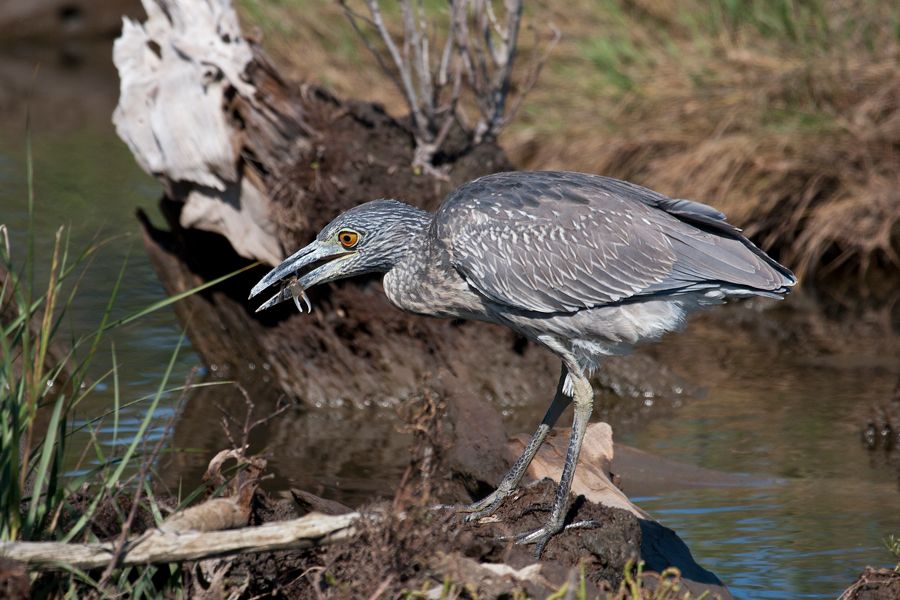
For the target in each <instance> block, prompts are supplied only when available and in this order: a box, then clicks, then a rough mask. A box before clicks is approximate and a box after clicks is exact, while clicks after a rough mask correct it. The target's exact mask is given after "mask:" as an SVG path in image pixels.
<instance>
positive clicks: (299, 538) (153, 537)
mask: <svg viewBox="0 0 900 600" xmlns="http://www.w3.org/2000/svg"><path fill="white" fill-rule="evenodd" d="M360 516H361V515H360V514H359V513H355V512H354V513H349V514H346V515H338V516H333V515H321V514H309V515H306V516H304V517H301V518H299V519H294V520H291V521H282V522H276V523H267V524H265V525H260V526H258V527H244V528H242V529H232V530H228V531H205V532H199V531H188V532H181V533H178V532H164V531H160V530H153V531H151V532H149V533H147V534H145V535H143V536H141V537H139V538H138V539H137V540H135V541H134V542H132V543H131V544H129V545H128V546H127V547H126V548H125V550H124V551H123V552H122V555H121V557H120V558H119V564H120V565H138V564H147V563H171V562H182V561H188V560H197V559H201V558H212V557H217V556H228V555H233V554H241V553H248V552H270V551H275V550H299V549H304V548H311V547H313V546H321V545H327V544H334V543H338V542H344V541H347V540H350V539H352V538H353V537H354V535H355V530H354V528H353V524H354V523H355V522H356V520H357V519H359V518H360ZM114 546H115V545H114V544H113V543H110V542H107V543H102V544H66V543H61V542H0V557H3V558H8V559H12V560H17V561H20V562H24V563H28V564H32V565H39V566H41V567H43V568H47V569H52V568H63V567H64V566H66V565H68V566H70V567H76V568H79V569H94V568H99V567H104V566H106V565H108V564H109V562H110V561H111V560H113V558H114V556H115V547H114Z"/></svg>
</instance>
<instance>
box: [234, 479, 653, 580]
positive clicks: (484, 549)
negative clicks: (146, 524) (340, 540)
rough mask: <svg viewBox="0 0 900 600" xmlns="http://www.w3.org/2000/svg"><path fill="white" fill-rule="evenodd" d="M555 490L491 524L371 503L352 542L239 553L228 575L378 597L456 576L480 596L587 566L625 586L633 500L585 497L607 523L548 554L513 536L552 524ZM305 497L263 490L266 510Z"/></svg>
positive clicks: (633, 551) (589, 514)
mask: <svg viewBox="0 0 900 600" xmlns="http://www.w3.org/2000/svg"><path fill="white" fill-rule="evenodd" d="M554 490H555V485H554V484H553V483H552V482H550V481H543V482H540V483H538V484H534V485H532V486H530V487H528V488H525V489H523V490H522V492H521V493H519V494H517V495H516V496H515V497H514V498H510V500H509V501H508V502H507V503H505V504H504V506H503V507H502V508H501V510H500V511H499V512H498V513H497V515H496V516H495V517H494V518H492V519H490V520H489V521H490V522H487V523H484V524H467V523H464V522H463V520H462V518H461V516H460V515H459V514H458V513H456V512H455V511H454V510H453V509H450V508H440V509H429V508H424V507H410V508H409V509H408V510H406V511H403V512H402V513H399V514H397V513H392V512H391V509H390V506H389V505H387V504H377V505H372V506H370V507H368V508H367V509H365V512H367V513H369V514H374V515H383V517H379V518H377V519H370V520H367V521H365V522H364V523H363V524H362V526H361V528H360V529H361V531H360V535H359V538H358V539H357V540H356V541H355V542H353V543H352V544H348V545H340V546H332V547H328V548H322V549H317V550H314V551H306V552H284V553H275V554H266V555H248V556H245V557H239V558H236V559H234V560H233V561H231V562H230V564H229V565H228V567H227V569H228V572H227V574H224V575H222V576H223V577H224V579H225V580H231V581H233V582H240V584H239V585H241V586H244V585H245V584H246V587H245V588H244V589H243V592H242V593H243V594H244V595H245V596H247V597H254V596H257V595H260V594H270V595H273V596H275V597H284V598H321V597H325V598H368V597H371V596H372V595H373V593H374V592H375V591H376V590H380V596H381V597H384V598H392V597H400V596H402V595H403V594H404V593H411V592H427V591H429V590H432V589H441V588H443V587H444V586H445V582H448V581H449V582H451V585H452V586H453V587H455V588H456V589H457V590H466V591H467V593H468V594H469V595H470V596H472V597H482V598H483V597H489V598H494V597H498V596H502V595H504V594H505V595H507V596H512V595H514V594H515V593H517V592H518V593H521V592H525V593H528V594H529V595H530V596H532V597H545V596H547V595H549V594H550V593H552V592H553V591H555V590H558V589H559V588H561V587H562V586H563V585H565V584H566V582H567V581H568V580H569V578H570V577H571V576H572V574H573V572H576V573H577V572H579V570H580V569H583V570H584V578H585V582H586V585H588V586H589V589H593V590H594V591H595V593H596V592H599V590H602V589H614V588H616V587H618V585H619V583H620V582H621V580H622V577H623V574H624V573H626V571H627V569H628V565H629V564H634V562H635V561H636V560H637V559H638V557H639V556H640V549H641V526H640V524H639V522H638V519H637V518H635V517H634V515H632V514H630V513H628V512H626V511H624V510H619V509H615V508H606V507H603V506H599V505H596V504H592V503H589V502H585V501H583V499H582V500H581V501H579V502H576V504H575V506H574V507H573V509H572V511H571V515H570V516H571V517H572V518H574V519H576V520H593V521H596V523H597V527H596V528H591V529H575V530H569V531H566V532H564V533H562V534H561V535H559V536H557V537H556V538H554V539H553V540H551V541H550V543H549V544H548V545H547V548H546V550H545V552H544V555H543V556H542V559H541V561H540V562H538V561H537V560H536V559H535V558H534V555H533V548H532V547H530V546H520V545H516V544H514V543H513V542H512V540H511V539H510V536H512V535H514V534H516V533H522V532H523V531H528V530H530V529H534V528H537V527H539V526H540V525H542V524H543V522H544V520H545V519H546V516H547V511H548V510H549V508H550V505H551V503H552V500H553V494H554ZM296 506H297V505H291V504H290V503H289V502H288V501H279V502H275V503H273V502H272V501H270V500H263V502H262V503H261V504H260V509H259V510H261V511H263V513H264V514H263V516H272V515H275V514H278V515H280V516H282V517H284V516H285V515H286V514H287V513H291V512H294V513H295V514H296V515H297V516H299V512H298V511H297V508H296Z"/></svg>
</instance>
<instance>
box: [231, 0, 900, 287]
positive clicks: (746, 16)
mask: <svg viewBox="0 0 900 600" xmlns="http://www.w3.org/2000/svg"><path fill="white" fill-rule="evenodd" d="M240 4H241V5H242V8H243V12H244V17H245V21H247V22H250V23H255V24H257V25H258V26H260V28H261V29H262V31H263V33H264V38H265V41H266V46H267V47H268V48H269V49H270V51H271V52H272V53H273V54H274V55H275V56H276V58H277V59H278V60H279V62H280V63H281V64H288V65H290V66H289V67H288V69H289V71H291V74H292V75H295V76H299V77H303V78H307V79H312V80H316V81H319V82H322V83H324V84H326V85H327V86H329V87H331V88H333V89H334V91H335V92H337V93H338V94H340V95H343V96H349V97H355V98H360V99H368V100H374V101H378V102H382V103H383V104H385V106H386V107H387V108H388V110H390V111H393V112H395V113H399V112H400V111H402V107H403V103H402V100H401V99H400V98H399V97H398V95H397V94H396V91H395V90H394V89H393V87H392V85H391V83H390V82H388V81H386V80H385V79H384V78H383V77H382V76H381V75H380V74H379V72H378V71H377V69H375V68H374V67H373V65H372V64H370V59H369V57H368V56H367V55H366V54H365V52H364V51H363V49H362V48H361V45H360V44H359V43H358V42H357V40H356V39H355V38H354V34H353V32H352V30H351V29H350V28H349V26H348V25H347V24H346V23H345V22H344V21H343V17H342V15H341V13H340V10H339V7H338V6H337V5H336V3H331V2H328V1H326V0H317V1H314V0H281V1H280V2H276V3H267V4H264V3H262V2H261V1H260V0H241V1H240ZM427 4H428V5H430V6H432V5H433V10H441V8H440V6H442V4H441V3H438V2H429V3H427ZM548 23H552V24H553V25H554V26H555V27H557V28H558V29H559V30H560V31H561V32H562V34H563V38H562V40H561V42H560V44H559V45H558V46H557V47H556V49H555V50H554V52H553V55H552V56H551V57H550V60H549V62H548V63H547V66H546V68H545V69H544V72H543V75H542V79H541V81H540V82H539V83H538V85H537V87H536V88H535V89H534V91H533V92H532V94H531V95H530V96H529V98H528V99H527V100H526V102H525V104H524V107H523V110H522V111H521V113H520V114H519V116H518V118H517V121H516V122H515V123H514V124H512V126H511V127H509V129H507V130H506V133H505V134H504V136H503V138H502V140H501V141H502V143H503V145H504V147H505V148H507V150H508V151H509V153H510V155H511V157H512V159H513V161H514V162H515V163H516V164H517V165H519V166H521V167H522V168H530V169H570V170H582V171H589V172H596V173H603V174H607V175H612V176H616V177H621V178H625V179H629V180H632V181H635V182H638V183H642V184H644V185H647V186H649V187H652V188H654V189H657V190H659V191H661V192H664V193H666V194H669V195H672V196H675V197H688V198H694V199H699V200H702V201H705V202H709V203H711V204H714V205H716V206H718V207H720V208H722V209H723V210H725V211H726V212H727V213H728V214H729V216H730V217H731V219H732V220H733V221H734V222H736V223H738V224H740V225H742V226H744V227H745V228H746V229H747V231H748V232H749V233H750V234H751V235H752V236H753V237H754V238H755V239H756V240H758V241H759V242H760V243H761V244H762V245H763V246H765V247H766V248H768V249H770V250H772V251H774V252H775V253H776V254H777V255H778V256H779V257H780V258H781V259H782V260H784V261H786V262H787V263H788V264H790V265H791V266H792V267H794V268H795V269H796V270H797V271H798V272H799V273H800V274H801V275H806V276H810V275H814V274H815V275H827V274H828V273H829V272H832V271H839V272H841V273H846V272H855V273H857V274H859V275H860V276H861V277H862V276H864V275H866V274H871V273H880V272H882V271H884V270H891V269H892V270H896V268H897V266H898V265H900V257H898V246H900V69H898V68H897V65H898V61H900V9H898V8H897V5H896V3H894V2H891V1H889V0H879V1H859V0H858V1H854V0H833V1H825V0H807V1H804V2H801V1H799V0H745V1H742V2H737V1H731V0H718V1H711V2H707V1H705V0H686V1H685V2H678V3H674V2H662V1H654V0H604V1H602V2H600V3H597V2H594V1H593V0H576V1H574V2H568V3H558V2H549V1H547V0H545V1H544V2H540V3H536V2H532V3H529V4H528V5H527V7H526V15H525V25H526V27H529V26H530V27H538V29H537V30H534V29H532V30H528V29H526V30H525V31H524V32H523V36H522V42H523V43H522V48H523V52H522V60H521V61H520V63H519V69H520V74H524V73H525V70H526V69H527V68H528V63H529V61H530V60H531V59H533V58H534V57H535V56H536V54H537V52H538V50H537V45H539V44H540V40H539V39H537V38H540V37H541V36H544V38H546V37H547V36H549V34H550V32H549V30H547V29H545V25H546V24H548ZM301 49H302V50H301Z"/></svg>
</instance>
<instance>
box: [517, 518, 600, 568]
mask: <svg viewBox="0 0 900 600" xmlns="http://www.w3.org/2000/svg"><path fill="white" fill-rule="evenodd" d="M597 527H600V523H599V522H597V521H591V520H588V521H576V522H574V523H570V524H569V525H562V524H561V523H560V524H559V525H556V524H554V523H547V524H546V525H544V526H543V527H541V528H540V529H535V530H534V531H526V532H525V533H520V534H518V535H515V536H511V537H502V538H500V539H501V540H509V539H511V540H512V541H514V542H515V543H516V544H534V545H535V547H534V557H535V558H536V559H539V558H540V557H541V554H543V553H544V548H545V547H546V546H547V542H549V541H550V540H551V539H552V538H553V536H555V535H556V534H558V533H562V532H563V531H568V530H570V529H594V528H597Z"/></svg>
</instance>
